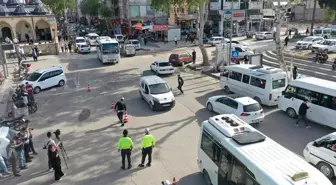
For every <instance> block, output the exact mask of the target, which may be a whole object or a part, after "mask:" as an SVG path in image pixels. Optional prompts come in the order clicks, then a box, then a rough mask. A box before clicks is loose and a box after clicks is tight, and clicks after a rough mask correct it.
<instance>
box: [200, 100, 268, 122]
mask: <svg viewBox="0 0 336 185" xmlns="http://www.w3.org/2000/svg"><path fill="white" fill-rule="evenodd" d="M206 107H207V109H208V110H209V111H211V112H216V113H218V114H234V115H236V116H238V117H239V118H240V119H242V120H243V121H245V122H246V123H248V124H257V123H261V122H263V121H264V117H265V116H264V110H263V108H262V107H261V106H260V104H259V103H258V102H257V101H255V100H254V99H252V98H250V97H240V98H234V97H229V96H224V95H223V96H213V97H210V98H209V99H208V101H207V102H206Z"/></svg>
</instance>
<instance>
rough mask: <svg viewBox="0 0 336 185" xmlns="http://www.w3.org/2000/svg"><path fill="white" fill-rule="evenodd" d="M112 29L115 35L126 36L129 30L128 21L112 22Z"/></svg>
mask: <svg viewBox="0 0 336 185" xmlns="http://www.w3.org/2000/svg"><path fill="white" fill-rule="evenodd" d="M111 28H112V32H113V34H122V35H125V34H126V33H127V32H128V29H129V25H128V21H127V20H123V19H115V20H111Z"/></svg>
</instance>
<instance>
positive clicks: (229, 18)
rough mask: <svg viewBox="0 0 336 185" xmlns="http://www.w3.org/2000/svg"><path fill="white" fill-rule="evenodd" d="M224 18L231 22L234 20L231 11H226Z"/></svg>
mask: <svg viewBox="0 0 336 185" xmlns="http://www.w3.org/2000/svg"><path fill="white" fill-rule="evenodd" d="M223 16H224V20H226V21H230V20H231V19H232V12H231V11H230V10H226V11H225V12H224V15H223Z"/></svg>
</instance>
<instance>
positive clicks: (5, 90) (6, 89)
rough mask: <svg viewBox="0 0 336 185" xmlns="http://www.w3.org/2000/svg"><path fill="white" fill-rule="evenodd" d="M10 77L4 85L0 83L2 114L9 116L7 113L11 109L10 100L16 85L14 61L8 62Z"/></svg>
mask: <svg viewBox="0 0 336 185" xmlns="http://www.w3.org/2000/svg"><path fill="white" fill-rule="evenodd" d="M7 66H8V73H9V74H8V77H7V79H6V80H5V81H4V82H3V84H2V85H0V116H4V117H7V113H8V111H9V109H10V106H11V104H10V102H11V95H12V92H13V87H14V86H15V82H14V76H13V72H14V67H15V65H14V64H13V63H8V64H7Z"/></svg>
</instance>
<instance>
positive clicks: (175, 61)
mask: <svg viewBox="0 0 336 185" xmlns="http://www.w3.org/2000/svg"><path fill="white" fill-rule="evenodd" d="M168 61H169V62H170V63H171V64H172V65H184V64H186V63H190V62H192V56H191V54H190V53H182V54H170V56H169V60H168Z"/></svg>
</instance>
